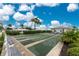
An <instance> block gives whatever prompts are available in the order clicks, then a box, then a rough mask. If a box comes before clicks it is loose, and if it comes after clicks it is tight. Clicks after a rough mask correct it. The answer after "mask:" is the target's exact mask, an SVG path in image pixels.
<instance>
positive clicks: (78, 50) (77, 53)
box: [67, 47, 79, 56]
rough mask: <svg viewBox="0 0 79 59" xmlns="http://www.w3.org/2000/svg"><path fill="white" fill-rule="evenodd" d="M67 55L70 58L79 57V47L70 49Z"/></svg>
mask: <svg viewBox="0 0 79 59" xmlns="http://www.w3.org/2000/svg"><path fill="white" fill-rule="evenodd" d="M67 54H68V55H69V56H79V47H73V48H69V49H68V50H67Z"/></svg>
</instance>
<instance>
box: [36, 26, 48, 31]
mask: <svg viewBox="0 0 79 59" xmlns="http://www.w3.org/2000/svg"><path fill="white" fill-rule="evenodd" d="M37 30H47V27H46V25H40V26H38V27H37Z"/></svg>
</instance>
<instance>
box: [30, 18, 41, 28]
mask: <svg viewBox="0 0 79 59" xmlns="http://www.w3.org/2000/svg"><path fill="white" fill-rule="evenodd" d="M31 21H32V22H33V23H34V25H33V26H34V29H36V25H38V24H41V22H40V20H39V19H38V18H33V19H31Z"/></svg>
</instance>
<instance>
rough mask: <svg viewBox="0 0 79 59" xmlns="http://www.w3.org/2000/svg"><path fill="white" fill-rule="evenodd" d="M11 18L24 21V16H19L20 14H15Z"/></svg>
mask: <svg viewBox="0 0 79 59" xmlns="http://www.w3.org/2000/svg"><path fill="white" fill-rule="evenodd" d="M13 18H14V19H15V20H16V21H21V20H25V19H26V15H24V14H21V13H20V12H16V13H15V14H14V15H13Z"/></svg>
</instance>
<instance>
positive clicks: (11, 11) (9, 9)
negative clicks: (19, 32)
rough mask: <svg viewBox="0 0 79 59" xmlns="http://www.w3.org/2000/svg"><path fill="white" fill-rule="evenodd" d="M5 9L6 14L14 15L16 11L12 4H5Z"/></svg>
mask: <svg viewBox="0 0 79 59" xmlns="http://www.w3.org/2000/svg"><path fill="white" fill-rule="evenodd" d="M3 11H4V13H5V14H6V15H12V14H14V13H15V11H14V7H13V6H12V5H4V6H3Z"/></svg>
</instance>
